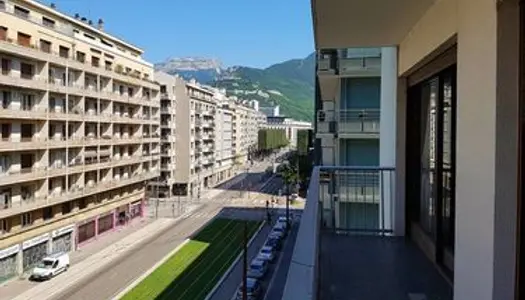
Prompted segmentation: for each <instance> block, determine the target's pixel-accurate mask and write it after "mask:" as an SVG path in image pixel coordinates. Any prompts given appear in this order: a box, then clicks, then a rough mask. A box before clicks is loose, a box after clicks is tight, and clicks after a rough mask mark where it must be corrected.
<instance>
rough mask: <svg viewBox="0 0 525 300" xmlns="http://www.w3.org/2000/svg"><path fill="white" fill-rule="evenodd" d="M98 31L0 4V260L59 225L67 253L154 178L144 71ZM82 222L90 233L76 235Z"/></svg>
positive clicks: (155, 129) (155, 134) (43, 10)
mask: <svg viewBox="0 0 525 300" xmlns="http://www.w3.org/2000/svg"><path fill="white" fill-rule="evenodd" d="M101 25H102V24H101ZM101 29H102V28H100V29H98V28H96V27H95V26H92V25H90V24H88V23H86V22H82V21H81V20H78V19H75V18H71V17H68V16H66V15H64V14H62V13H60V12H58V11H56V10H54V9H52V8H49V7H46V6H44V5H42V4H40V3H38V2H36V1H29V0H25V1H22V0H21V1H11V0H9V1H6V0H1V1H0V60H1V73H0V101H1V102H2V106H1V108H0V123H1V127H2V140H1V141H0V253H2V252H1V251H2V250H3V249H6V248H9V247H15V246H16V245H19V244H20V243H23V242H25V241H26V240H28V239H30V238H33V237H35V236H37V237H38V236H39V235H41V234H46V233H49V232H53V231H54V230H57V229H60V228H62V227H63V226H66V225H75V224H76V225H77V227H76V228H75V230H74V231H75V234H74V235H76V238H77V241H76V242H77V244H78V243H81V242H82V240H83V239H84V238H89V237H90V236H91V234H95V235H96V234H98V233H99V232H101V231H102V230H106V229H107V227H108V226H110V227H111V228H114V227H115V225H116V222H117V221H118V220H117V218H120V217H121V216H122V217H124V212H125V215H126V218H128V217H129V215H130V214H131V216H132V217H133V216H135V215H136V213H137V212H136V211H135V210H131V206H134V205H136V204H137V202H139V203H140V202H141V201H142V199H143V198H144V190H145V185H146V184H145V182H147V181H148V180H150V179H152V178H155V177H157V176H158V174H159V169H160V163H159V161H160V128H159V121H160V109H159V106H160V103H159V88H158V85H157V84H155V83H154V82H153V81H152V79H153V66H152V64H150V63H148V62H146V61H144V60H143V59H142V58H141V54H142V50H140V49H138V48H136V47H134V46H132V45H129V44H128V43H126V42H123V41H121V40H119V39H117V38H115V37H113V36H111V35H109V34H107V33H105V32H103V31H102V30H101ZM121 212H122V213H123V214H121ZM109 213H110V214H111V215H112V217H113V221H111V220H109V219H108V218H106V219H104V221H107V222H106V223H108V222H109V224H106V223H104V224H102V221H101V223H100V224H101V225H100V227H98V225H99V223H98V219H99V216H100V215H101V214H105V215H106V214H109ZM101 218H102V217H101ZM85 220H88V223H89V225H90V226H91V223H90V222H91V220H93V226H94V227H93V228H91V227H90V228H88V229H86V228H84V227H82V228H81V229H80V231H81V234H78V232H77V231H78V228H80V227H79V226H80V225H79V222H83V221H85ZM84 229H86V230H87V231H89V232H84V231H85V230H84ZM93 229H94V230H95V232H92V231H93ZM99 229H100V230H99ZM97 230H99V232H97ZM79 239H80V240H79ZM43 240H44V238H42V241H43ZM47 241H49V243H50V245H52V243H51V242H52V239H51V238H49V239H48V240H47ZM24 245H26V246H27V245H29V244H24ZM37 246H38V245H37ZM27 247H28V248H27V249H30V248H31V249H32V248H33V246H27ZM35 247H36V246H35ZM49 247H50V248H48V252H49V251H57V250H59V249H54V248H53V247H52V246H49ZM22 248H23V247H22ZM13 249H14V248H13ZM62 250H64V249H62ZM66 250H71V247H70V248H69V249H66ZM24 251H26V249H24ZM28 251H29V250H28ZM6 253H7V252H6ZM9 253H11V252H9ZM11 255H13V254H12V253H11V254H9V255H8V258H9V257H10V256H11ZM17 255H18V254H17ZM20 255H21V254H20ZM0 256H1V255H0ZM37 256H38V255H37ZM37 256H35V259H36V258H38V257H37ZM4 258H5V257H0V262H1V260H2V259H4ZM20 259H22V257H20ZM20 259H19V260H20ZM30 263H31V261H26V259H25V258H24V265H23V267H20V268H26V267H28V266H29V264H30ZM20 268H17V269H18V271H20ZM1 272H2V271H1V270H0V277H2V276H7V275H9V274H2V273H1Z"/></svg>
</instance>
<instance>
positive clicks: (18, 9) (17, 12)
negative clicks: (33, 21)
mask: <svg viewBox="0 0 525 300" xmlns="http://www.w3.org/2000/svg"><path fill="white" fill-rule="evenodd" d="M15 15H17V16H19V17H22V18H25V19H27V18H29V10H27V9H25V8H23V7H20V6H18V5H15Z"/></svg>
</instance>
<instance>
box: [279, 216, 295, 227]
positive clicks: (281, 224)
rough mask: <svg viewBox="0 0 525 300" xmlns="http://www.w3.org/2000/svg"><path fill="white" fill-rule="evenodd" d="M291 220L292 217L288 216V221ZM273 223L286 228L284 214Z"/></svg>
mask: <svg viewBox="0 0 525 300" xmlns="http://www.w3.org/2000/svg"><path fill="white" fill-rule="evenodd" d="M291 220H292V218H291V217H290V221H291ZM275 224H276V225H279V226H281V227H284V229H286V227H288V223H287V222H286V216H281V217H279V219H277V222H275Z"/></svg>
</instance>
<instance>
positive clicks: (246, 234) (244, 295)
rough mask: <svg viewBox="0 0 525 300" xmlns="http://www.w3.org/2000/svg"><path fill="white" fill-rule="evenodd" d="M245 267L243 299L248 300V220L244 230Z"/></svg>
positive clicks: (243, 257) (243, 273) (245, 222)
mask: <svg viewBox="0 0 525 300" xmlns="http://www.w3.org/2000/svg"><path fill="white" fill-rule="evenodd" d="M243 231H244V232H243V241H242V243H243V248H244V251H243V255H242V259H243V268H242V300H248V290H247V285H248V280H247V279H248V222H247V221H244V230H243Z"/></svg>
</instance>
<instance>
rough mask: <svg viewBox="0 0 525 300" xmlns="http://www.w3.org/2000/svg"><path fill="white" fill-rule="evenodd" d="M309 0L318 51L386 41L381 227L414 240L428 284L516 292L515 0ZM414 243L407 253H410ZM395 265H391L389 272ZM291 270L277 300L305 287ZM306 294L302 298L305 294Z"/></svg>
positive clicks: (520, 167) (519, 10)
mask: <svg viewBox="0 0 525 300" xmlns="http://www.w3.org/2000/svg"><path fill="white" fill-rule="evenodd" d="M311 2H312V9H313V12H312V16H313V19H314V22H313V24H314V32H315V44H316V48H317V49H319V50H328V49H340V48H348V47H379V46H385V45H388V46H391V47H392V48H389V50H388V51H386V52H382V56H381V58H382V66H385V64H386V65H387V66H388V67H387V68H385V71H388V72H391V76H392V77H393V78H395V80H393V81H392V82H389V83H387V85H388V89H389V90H390V92H389V93H388V94H386V96H389V99H388V101H386V100H385V101H384V102H383V101H382V102H381V104H382V106H381V111H383V110H385V106H386V107H388V110H390V109H391V110H392V111H395V112H396V113H395V115H394V116H393V117H392V118H385V119H383V118H381V124H380V126H381V127H383V126H384V124H383V123H384V121H385V120H386V123H388V126H390V127H391V128H392V130H393V134H392V135H389V136H386V138H388V139H389V140H385V142H388V143H390V144H391V147H392V148H393V149H395V153H394V155H393V157H391V158H392V162H393V163H392V165H391V166H390V169H389V170H390V171H393V172H395V180H394V181H393V184H392V187H393V189H394V191H393V193H392V196H393V198H392V201H390V205H391V207H392V211H393V215H392V216H393V222H392V225H393V228H392V234H394V235H398V236H406V239H404V240H405V241H407V242H411V243H413V244H414V245H415V246H417V248H419V249H420V250H421V251H420V253H419V254H423V255H424V257H426V258H427V259H428V260H430V261H431V262H432V264H431V265H432V266H434V267H435V268H436V269H437V270H439V276H434V277H433V278H434V282H438V281H440V280H442V278H446V281H447V283H448V284H447V285H446V286H447V287H448V288H450V289H451V294H452V297H453V299H457V300H470V299H479V300H496V299H497V300H514V299H522V298H523V297H524V295H525V278H524V277H525V276H524V274H525V270H524V264H523V260H524V251H523V249H525V248H524V247H525V239H524V232H525V209H524V208H523V203H524V201H525V197H524V193H523V186H524V184H525V182H524V181H525V176H524V175H525V165H524V162H523V156H524V154H525V142H524V141H525V139H524V136H525V135H524V132H525V127H524V124H525V122H524V115H523V111H524V110H523V109H524V107H525V101H524V99H525V97H524V94H523V93H524V80H523V74H525V73H524V71H525V65H524V61H525V60H524V57H525V52H524V49H525V47H524V46H525V45H524V40H523V36H524V34H525V32H524V29H525V6H524V5H523V2H522V1H518V0H504V1H493V0H475V1H474V0H441V1H431V0H428V1H416V0H414V1H412V0H403V1H360V0H348V1H319V0H312V1H311ZM333 60H334V61H336V58H334V59H333ZM319 85H320V93H321V97H322V98H323V100H325V99H328V98H327V97H325V96H324V95H323V94H325V93H329V92H330V89H329V88H327V89H325V88H326V87H328V86H325V87H323V83H321V82H320V83H319ZM383 104H384V105H383ZM381 142H383V135H381ZM335 167H336V168H337V167H338V166H335ZM318 170H322V168H319V169H318ZM343 171H344V170H341V172H343ZM321 180H326V179H325V178H321ZM326 181H328V180H326ZM313 199H314V198H312V200H313ZM312 203H315V201H312ZM307 206H308V205H307ZM311 208H315V207H314V206H311ZM323 208H324V207H323ZM308 210H309V208H308V207H307V208H306V210H305V211H308ZM302 218H303V222H304V218H305V214H303V217H302ZM301 226H302V224H301ZM301 229H302V228H301ZM301 229H300V231H301ZM305 230H306V228H305ZM311 232H312V233H313V232H314V231H313V230H312V231H311ZM305 236H306V235H305ZM308 238H309V239H310V240H313V237H312V236H309V237H308ZM339 245H342V243H341V244H339ZM354 246H355V245H354ZM296 248H298V247H297V246H296ZM301 248H302V247H301ZM302 249H304V248H302ZM313 252H314V251H312V253H313ZM312 253H310V254H312ZM413 253H414V254H413V255H412V256H411V259H413V260H411V261H412V262H413V261H414V260H415V259H416V255H419V254H417V253H416V252H413ZM389 254H391V255H395V254H394V253H393V252H390V253H389ZM359 257H360V258H365V257H364V256H359ZM398 257H399V256H398ZM292 260H294V261H298V262H301V261H300V260H297V258H296V257H294V258H292ZM312 261H313V260H312ZM411 261H410V260H409V261H407V262H406V264H403V266H401V265H399V264H398V269H399V268H401V269H403V268H404V267H408V266H409V265H410V262H411ZM427 263H428V261H427ZM420 265H422V264H420ZM296 266H297V265H296ZM299 268H300V267H298V269H299ZM396 270H397V269H396ZM303 271H304V270H303ZM311 271H313V272H311V273H310V274H315V268H313V270H311ZM359 272H360V270H359ZM381 272H384V270H381ZM303 273H305V272H303ZM349 273H350V272H349ZM402 273H403V272H396V274H395V276H396V277H398V278H396V280H395V281H396V282H397V281H398V280H400V277H402V276H403V274H402ZM436 273H438V272H437V271H436ZM295 274H296V275H297V274H298V273H295ZM377 274H380V273H379V272H378V273H377ZM293 275H294V272H289V277H288V281H289V282H290V283H292V284H291V285H288V286H289V287H290V288H289V289H288V291H289V292H290V293H288V294H287V295H288V297H286V296H285V298H284V299H294V298H293V297H297V294H293V293H292V292H293V291H301V290H304V285H303V286H300V285H297V286H298V287H299V289H292V288H291V287H292V285H293V280H292V278H293V277H292V276H293ZM426 275H427V274H425V273H423V272H421V273H412V274H411V276H412V277H414V276H415V277H418V278H423V277H424V276H426ZM314 276H315V275H314ZM349 277H350V276H349ZM310 279H311V278H310ZM298 280H299V281H298V282H297V283H299V282H301V283H304V282H315V281H308V279H306V278H298ZM420 280H421V279H420ZM412 283H413V282H412ZM370 284H374V285H375V284H376V281H375V280H373V281H371V282H370ZM364 285H366V284H364ZM313 290H315V287H313ZM310 291H312V289H310ZM392 291H394V290H392ZM418 293H419V291H418ZM285 294H286V292H285ZM311 295H312V296H311V297H301V299H316V296H315V295H316V294H315V293H311ZM362 296H364V297H366V296H367V295H362ZM405 296H406V294H405ZM452 297H450V298H452ZM447 298H448V297H447ZM450 298H448V299H450ZM429 299H430V297H429Z"/></svg>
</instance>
